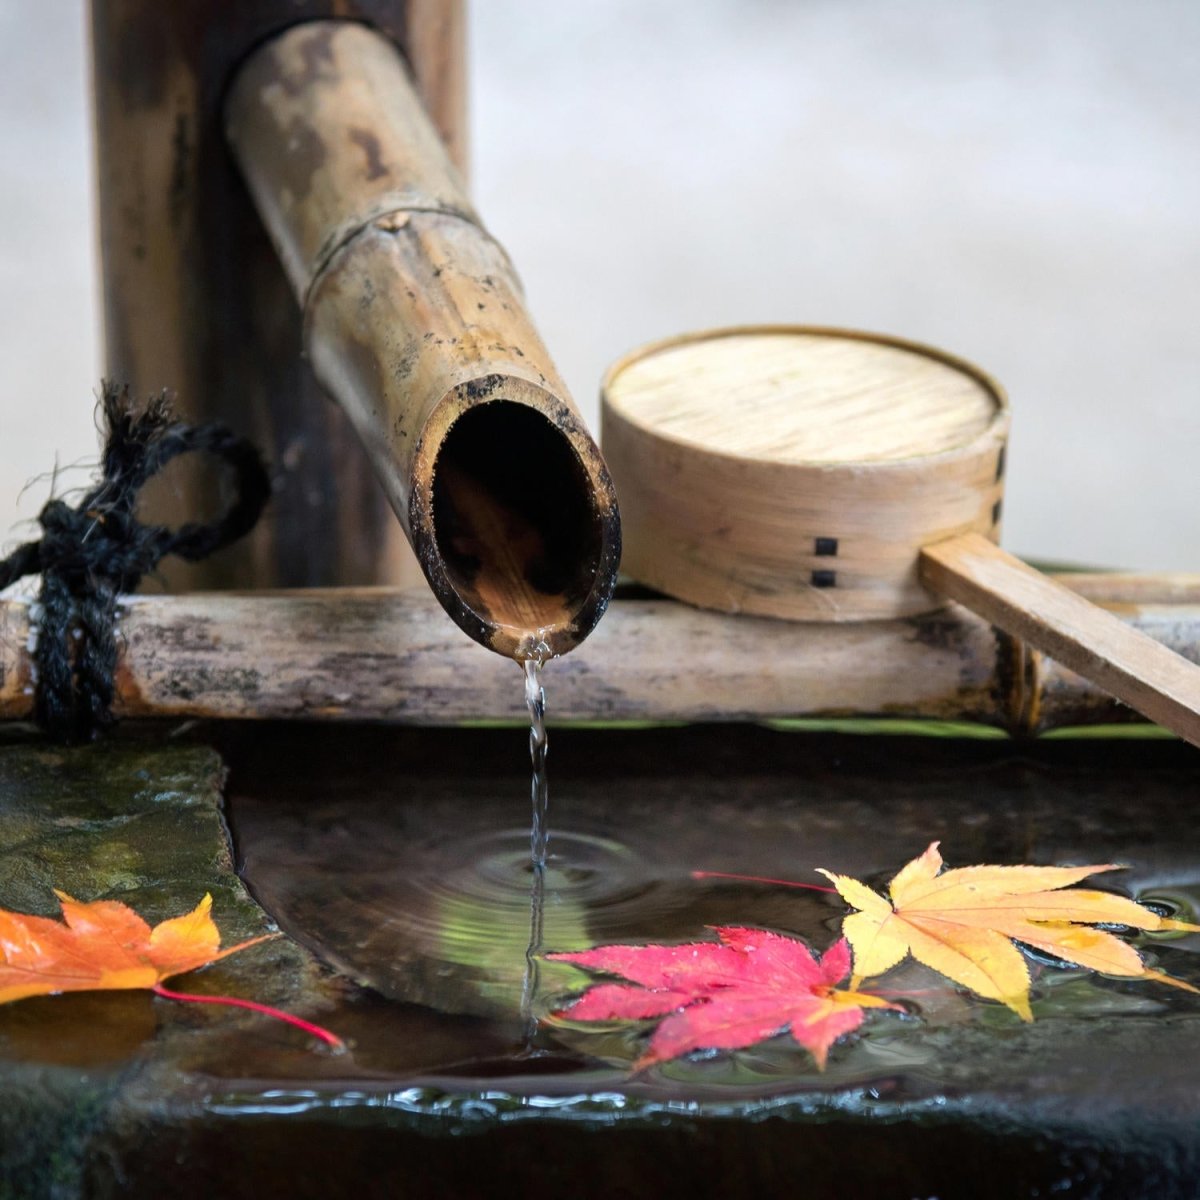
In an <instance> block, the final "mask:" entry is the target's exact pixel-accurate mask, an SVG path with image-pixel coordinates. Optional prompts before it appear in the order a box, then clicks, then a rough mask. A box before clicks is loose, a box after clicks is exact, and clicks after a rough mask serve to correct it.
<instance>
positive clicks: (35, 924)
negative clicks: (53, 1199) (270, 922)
mask: <svg viewBox="0 0 1200 1200" xmlns="http://www.w3.org/2000/svg"><path fill="white" fill-rule="evenodd" d="M54 894H55V895H56V896H57V897H58V899H59V901H60V902H61V904H62V912H63V917H64V919H65V923H64V921H54V920H51V919H49V918H48V917H31V916H28V915H26V914H25V913H14V912H6V911H4V910H3V909H0V1004H6V1003H8V1002H9V1001H11V1000H21V999H23V998H24V997H26V996H44V995H50V994H54V993H57V992H90V991H95V990H98V989H107V988H153V987H154V986H155V985H157V984H159V983H161V982H162V981H163V980H164V979H170V978H171V976H172V975H182V974H183V973H184V972H185V971H194V970H195V969H196V968H197V967H203V966H205V965H206V964H207V963H210V962H215V961H216V960H217V959H219V958H225V957H226V956H227V955H229V954H236V953H237V951H239V950H244V949H246V947H247V946H253V945H255V944H256V943H257V942H261V941H263V940H264V938H265V937H271V936H273V935H271V934H265V935H264V937H256V938H251V939H250V940H249V941H245V942H239V943H238V945H236V946H229V947H228V948H227V949H225V950H222V949H221V948H220V946H221V934H220V932H219V930H218V929H217V926H216V923H215V922H214V921H213V919H212V897H211V896H205V897H204V899H203V900H201V901H200V903H199V904H198V905H197V906H196V907H195V908H194V909H193V910H192V911H191V912H190V913H188V914H187V915H186V916H182V917H174V918H172V919H171V920H169V921H163V922H162V924H160V925H156V926H155V927H154V928H153V929H151V928H150V926H149V925H148V924H146V922H145V921H143V920H142V918H141V917H139V916H138V915H137V913H135V912H134V911H133V909H131V908H130V907H129V906H128V905H125V904H122V903H121V902H120V901H118V900H96V901H94V902H92V903H91V904H81V903H80V902H79V901H78V900H72V899H71V897H70V896H68V895H66V894H65V893H64V892H55V893H54Z"/></svg>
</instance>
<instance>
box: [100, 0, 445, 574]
mask: <svg viewBox="0 0 1200 1200" xmlns="http://www.w3.org/2000/svg"><path fill="white" fill-rule="evenodd" d="M334 16H336V17H344V18H351V19H359V20H362V21H365V22H368V23H369V24H371V25H372V26H373V27H374V28H375V29H377V30H379V31H380V32H381V33H382V34H384V35H386V36H387V37H388V38H390V39H391V40H392V41H393V42H394V43H395V44H396V45H397V46H399V47H400V48H401V49H402V50H403V51H404V52H405V53H406V54H407V56H408V61H409V63H410V65H411V68H412V71H413V75H414V78H415V81H416V87H417V90H418V91H419V93H420V95H421V97H422V99H423V101H424V103H425V105H426V106H427V108H428V110H429V112H430V115H431V117H432V119H433V122H434V124H435V126H436V127H437V129H438V132H439V133H440V135H441V137H442V138H443V140H444V141H445V143H446V145H447V147H448V148H449V150H450V152H451V154H452V155H453V156H454V158H455V159H456V161H458V163H459V164H460V166H461V164H462V160H463V153H464V141H463V116H464V112H463V95H464V92H463V36H462V34H463V9H462V4H461V0H253V3H248V2H247V0H169V2H166V0H92V10H91V17H92V42H93V61H94V72H93V74H94V79H93V83H94V92H95V120H96V153H97V178H98V190H99V224H100V249H101V259H102V268H103V279H104V287H103V291H104V298H103V311H104V324H105V357H106V370H107V372H108V374H110V375H111V376H113V377H114V378H116V379H119V380H121V381H125V382H128V383H130V384H131V385H132V387H133V388H134V389H135V390H136V391H137V392H140V393H144V394H149V393H152V392H156V391H158V390H160V389H162V388H170V389H172V390H173V391H175V392H176V393H177V394H178V398H179V407H180V411H181V413H182V414H183V415H185V416H187V417H188V418H191V419H220V420H223V421H225V422H227V423H228V424H230V425H232V426H233V427H234V428H235V429H237V430H238V431H239V432H241V433H244V434H247V435H249V436H250V437H252V438H254V439H255V440H256V441H257V442H258V443H259V444H260V445H261V446H262V447H263V448H264V450H265V451H266V453H267V455H268V456H269V458H270V459H271V461H272V463H273V464H274V466H275V468H276V471H277V480H276V495H275V497H274V501H273V504H272V506H271V511H270V516H269V518H267V519H265V520H264V522H263V524H262V526H261V527H260V528H259V529H258V530H256V531H255V533H254V534H253V535H251V536H250V537H249V538H247V539H246V540H245V542H244V543H242V544H239V546H237V547H234V548H231V550H230V551H228V552H226V553H224V554H222V555H220V556H219V557H218V559H216V560H215V561H213V562H211V563H206V564H202V565H199V566H195V567H184V568H181V569H179V570H172V571H171V572H169V580H170V582H171V583H172V584H173V585H174V586H176V587H180V586H186V587H193V588H194V587H213V586H216V587H223V586H235V585H236V586H267V585H284V586H300V585H311V586H316V585H331V584H368V583H385V582H397V581H399V580H401V579H402V578H405V570H406V567H405V562H406V559H407V560H408V561H411V556H409V554H408V551H407V548H406V547H405V546H404V538H403V535H402V533H401V531H400V530H399V528H398V527H397V524H396V520H395V517H394V516H393V515H392V513H391V511H390V509H389V507H388V503H387V499H386V497H385V496H384V493H383V490H382V489H381V487H380V486H379V484H378V483H377V482H376V479H375V476H374V474H373V472H372V471H371V470H370V468H369V466H368V465H367V462H366V457H365V455H364V453H363V451H362V448H361V446H360V445H359V444H358V441H357V439H356V438H355V436H354V433H353V431H352V430H351V429H350V427H349V424H348V422H347V421H346V420H345V418H344V417H343V416H342V414H341V413H340V412H339V411H338V410H337V409H336V407H335V406H334V405H332V404H330V403H329V401H328V400H327V399H326V397H325V395H324V393H323V392H322V390H321V388H320V387H319V385H318V384H317V381H316V379H315V378H314V376H313V372H312V370H311V368H310V367H309V365H308V363H307V362H305V360H304V359H303V357H302V355H301V320H300V313H299V312H298V310H297V308H296V304H295V302H294V300H293V299H292V297H291V295H290V293H289V289H288V284H287V280H286V278H285V277H284V274H283V271H282V270H281V269H280V265H279V261H278V259H277V257H276V255H275V252H274V250H273V248H272V247H271V244H270V242H269V241H268V239H267V236H266V234H265V232H264V230H263V228H262V224H261V222H260V220H259V218H258V214H257V213H256V212H255V211H254V208H253V205H252V204H251V201H250V198H249V196H248V195H247V193H246V189H245V186H244V184H243V183H242V181H241V179H240V177H239V174H238V171H237V169H236V167H235V165H234V163H233V161H232V157H231V155H230V154H229V151H228V148H227V147H226V145H225V140H224V134H223V130H222V126H221V106H222V102H223V99H224V95H225V91H226V88H227V86H228V84H229V82H230V80H231V78H232V77H233V75H234V72H235V70H236V68H237V66H238V65H239V64H240V63H241V61H242V60H243V59H244V58H245V57H246V55H247V54H248V53H249V52H250V51H251V50H252V49H253V48H254V47H255V46H257V45H259V44H260V43H262V42H263V41H264V40H265V39H267V38H269V37H271V36H273V35H275V34H277V33H279V32H280V31H282V30H284V29H286V28H287V27H289V26H290V25H292V24H295V23H296V22H300V21H307V20H313V19H318V18H323V17H334ZM192 486H193V484H192V483H191V482H190V481H188V480H185V483H184V487H185V494H184V498H183V508H184V509H186V510H189V511H192V512H194V511H195V510H196V507H197V505H198V504H199V503H200V502H201V501H200V498H199V497H198V496H197V495H194V494H191V493H190V492H189V491H187V490H186V489H189V488H191V487H192ZM196 486H198V485H196ZM412 577H414V576H413V573H412V571H411V570H410V571H409V573H408V575H407V578H412Z"/></svg>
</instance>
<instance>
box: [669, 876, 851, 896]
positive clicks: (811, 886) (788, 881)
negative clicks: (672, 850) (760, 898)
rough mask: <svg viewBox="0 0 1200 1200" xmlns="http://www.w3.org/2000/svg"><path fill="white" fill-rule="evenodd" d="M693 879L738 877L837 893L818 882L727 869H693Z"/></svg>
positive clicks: (833, 894) (745, 879)
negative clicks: (749, 873)
mask: <svg viewBox="0 0 1200 1200" xmlns="http://www.w3.org/2000/svg"><path fill="white" fill-rule="evenodd" d="M692 878H693V879H740V880H741V881H742V882H743V883H774V884H778V885H779V886H780V887H791V888H803V889H804V890H805V891H806V892H828V893H829V894H830V895H831V896H836V895H837V894H838V891H837V888H831V887H824V886H823V885H821V884H819V883H797V882H796V881H795V880H794V879H767V878H766V877H765V876H762V875H735V874H731V873H730V872H728V871H693V872H692Z"/></svg>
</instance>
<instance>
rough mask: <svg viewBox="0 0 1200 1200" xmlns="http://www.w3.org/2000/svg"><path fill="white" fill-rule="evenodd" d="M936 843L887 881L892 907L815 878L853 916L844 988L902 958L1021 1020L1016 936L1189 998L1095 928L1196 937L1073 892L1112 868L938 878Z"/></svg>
mask: <svg viewBox="0 0 1200 1200" xmlns="http://www.w3.org/2000/svg"><path fill="white" fill-rule="evenodd" d="M939 845H940V843H939V842H931V843H930V845H929V848H928V849H927V850H926V851H925V853H924V854H922V855H921V856H920V857H918V858H914V859H913V860H912V862H910V863H908V864H907V866H905V867H903V868H902V869H901V870H900V872H899V874H897V875H896V877H895V878H894V879H893V880H892V881H891V883H890V884H889V886H888V892H889V895H890V896H891V902H890V903H889V901H887V900H885V899H884V898H883V897H882V896H880V895H878V894H877V893H876V892H873V891H872V890H871V889H870V888H869V887H867V886H866V885H865V884H863V883H860V882H859V881H858V880H857V879H851V878H849V877H848V876H846V875H835V874H833V873H832V872H831V871H821V874H822V875H824V876H825V877H826V878H827V879H829V880H830V881H831V882H832V883H833V885H834V887H836V888H837V890H838V892H839V894H840V895H841V897H842V899H843V900H845V901H846V902H847V903H848V904H850V905H851V906H853V907H854V908H856V909H858V910H859V911H858V912H856V913H853V914H852V915H851V916H849V917H847V918H846V920H845V921H844V922H843V924H842V932H843V933H844V935H845V937H846V939H847V941H849V943H850V945H851V947H852V948H853V950H854V974H853V976H852V978H851V981H850V986H851V988H857V987H858V984H859V982H860V981H861V980H863V979H867V978H870V977H872V976H875V975H880V974H882V973H883V972H884V971H886V970H888V969H889V968H890V967H894V966H895V965H896V964H897V963H899V962H900V961H901V960H902V959H903V958H904V957H905V956H906V955H908V954H911V955H912V956H913V958H915V959H916V960H917V961H918V962H922V963H924V964H925V965H926V966H927V967H932V968H933V970H935V971H937V972H939V973H940V974H942V975H945V976H946V977H947V978H948V979H952V980H953V981H954V982H955V983H959V984H962V986H963V987H966V988H970V989H971V991H973V992H975V993H977V994H978V995H980V996H985V997H987V998H988V999H990V1000H999V1001H1001V1002H1002V1003H1003V1004H1007V1005H1008V1007H1009V1008H1011V1009H1012V1010H1013V1011H1014V1012H1015V1013H1017V1015H1018V1016H1020V1017H1021V1019H1022V1020H1024V1021H1032V1020H1033V1013H1032V1012H1031V1011H1030V1008H1029V969H1028V967H1027V966H1026V964H1025V957H1024V955H1022V953H1021V952H1020V950H1018V949H1017V947H1016V946H1014V945H1013V939H1015V940H1016V941H1019V942H1024V943H1025V944H1026V945H1029V946H1034V947H1036V948H1037V949H1039V950H1044V951H1046V952H1047V953H1049V954H1054V955H1057V956H1058V957H1059V958H1063V959H1066V960H1067V961H1068V962H1071V963H1076V964H1077V965H1079V966H1081V967H1088V968H1090V969H1091V970H1093V971H1100V972H1102V973H1103V974H1105V975H1122V976H1127V977H1129V978H1135V979H1153V980H1157V981H1158V982H1159V983H1169V984H1171V985H1173V986H1174V987H1180V988H1185V989H1187V990H1188V991H1190V992H1195V991H1198V990H1200V989H1197V988H1194V987H1192V986H1191V985H1190V984H1187V983H1184V982H1183V981H1182V980H1180V979H1173V978H1172V977H1171V976H1170V975H1164V974H1162V973H1161V972H1159V971H1151V970H1149V969H1148V968H1147V967H1146V965H1145V963H1143V962H1142V959H1141V956H1140V955H1139V954H1138V952H1137V951H1136V950H1135V949H1134V948H1133V947H1132V946H1130V945H1129V944H1128V943H1127V942H1123V941H1121V939H1120V938H1118V937H1114V936H1113V935H1112V934H1111V933H1108V932H1106V931H1105V930H1103V929H1094V928H1092V926H1093V925H1097V924H1115V925H1128V926H1132V927H1133V928H1135V929H1145V930H1151V931H1156V932H1157V931H1162V930H1180V931H1185V932H1188V933H1200V925H1189V924H1188V923H1187V922H1185V921H1175V920H1171V919H1170V918H1168V917H1160V916H1158V915H1156V914H1155V913H1152V912H1151V911H1150V910H1149V909H1147V908H1143V907H1142V906H1141V905H1140V904H1137V903H1136V902H1135V901H1133V900H1127V899H1125V898H1124V897H1122V896H1114V895H1111V894H1110V893H1108V892H1097V891H1088V890H1085V889H1082V888H1071V889H1070V890H1069V891H1060V890H1058V889H1060V888H1068V887H1069V886H1070V885H1071V884H1074V883H1079V882H1080V881H1081V880H1083V879H1086V878H1087V877H1088V876H1089V875H1095V874H1097V873H1099V872H1101V871H1116V870H1119V869H1120V867H1119V865H1118V864H1115V863H1102V864H1099V865H1094V866H1088V867H1029V866H1020V867H993V866H978V867H958V868H956V869H954V870H950V871H944V872H943V871H942V856H941V855H940V854H939V853H938V846H939Z"/></svg>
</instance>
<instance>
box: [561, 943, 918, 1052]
mask: <svg viewBox="0 0 1200 1200" xmlns="http://www.w3.org/2000/svg"><path fill="white" fill-rule="evenodd" d="M715 933H716V934H717V936H718V937H719V938H720V941H719V942H692V943H689V944H688V945H683V946H664V945H646V946H598V947H595V948H594V949H592V950H583V951H579V952H576V953H571V954H548V955H547V956H546V957H547V958H550V959H553V960H554V961H556V962H569V963H574V964H575V965H576V966H579V967H587V968H588V969H590V970H594V971H603V972H606V973H607V974H610V975H618V976H620V977H621V978H623V979H626V980H630V981H631V983H600V984H596V985H595V986H593V987H592V988H590V989H589V990H588V991H587V992H585V993H584V994H583V996H582V997H581V998H580V999H579V1000H577V1001H576V1002H575V1003H574V1004H572V1005H571V1006H570V1007H569V1008H567V1009H565V1010H563V1011H562V1012H560V1013H558V1014H556V1015H558V1016H565V1017H569V1018H570V1019H571V1020H573V1021H614V1020H644V1019H647V1018H652V1017H664V1018H665V1019H664V1020H663V1021H662V1022H661V1023H660V1024H659V1026H658V1028H657V1029H656V1030H655V1031H654V1035H653V1037H652V1038H651V1039H650V1044H649V1046H648V1048H647V1050H646V1053H645V1054H643V1055H642V1057H641V1058H640V1059H639V1060H638V1061H637V1063H636V1064H635V1069H636V1070H640V1069H641V1068H643V1067H647V1066H650V1065H651V1064H652V1063H656V1062H662V1061H664V1060H666V1059H670V1058H677V1057H679V1056H680V1055H682V1054H687V1053H689V1052H690V1051H692V1050H701V1049H705V1050H718V1049H719V1050H735V1049H738V1048H740V1047H743V1046H750V1045H753V1044H754V1043H755V1042H760V1041H763V1040H764V1039H765V1038H769V1037H773V1036H774V1035H775V1034H777V1033H781V1032H782V1031H783V1030H785V1029H786V1030H788V1031H790V1033H791V1035H792V1037H794V1038H795V1039H796V1041H797V1042H799V1043H800V1044H801V1045H802V1046H804V1047H806V1048H807V1049H808V1050H809V1051H810V1053H811V1054H812V1056H813V1058H814V1059H815V1060H816V1063H817V1066H818V1067H819V1068H821V1069H824V1066H825V1059H826V1056H827V1054H828V1052H829V1047H830V1046H831V1045H832V1044H833V1043H834V1042H835V1041H836V1040H837V1039H838V1038H839V1037H841V1036H842V1035H843V1034H846V1033H850V1032H851V1031H852V1030H855V1029H857V1028H858V1027H859V1026H860V1025H861V1024H862V1020H863V1009H864V1008H893V1007H895V1006H894V1005H892V1004H889V1003H888V1002H887V1001H886V1000H883V999H881V998H880V997H878V996H872V995H868V994H865V993H862V992H854V991H839V990H838V989H837V988H836V987H835V986H834V985H835V984H837V983H839V982H840V981H841V980H842V979H844V978H845V977H846V975H847V974H848V973H849V970H850V951H849V947H848V946H847V945H846V942H845V941H844V940H843V941H838V942H836V943H835V944H834V945H833V946H831V947H830V948H829V949H828V950H827V951H826V952H825V954H824V956H823V957H822V958H821V959H820V960H819V961H818V960H817V959H814V958H813V956H812V954H811V953H810V952H809V949H808V947H807V946H805V945H804V943H803V942H800V941H798V940H796V939H795V938H789V937H784V936H782V935H780V934H777V933H769V932H767V931H766V930H763V929H743V928H738V927H722V928H718V929H716V930H715Z"/></svg>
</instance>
